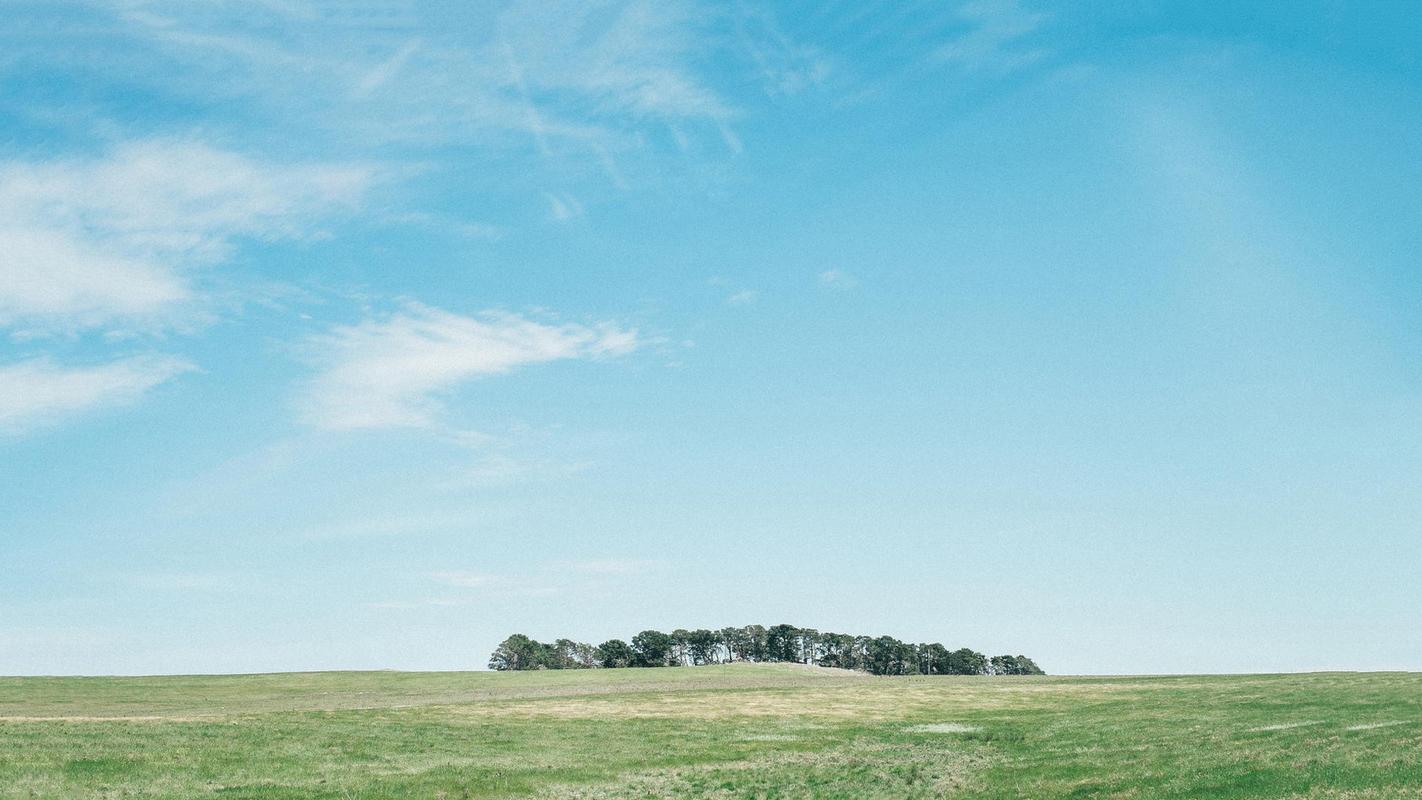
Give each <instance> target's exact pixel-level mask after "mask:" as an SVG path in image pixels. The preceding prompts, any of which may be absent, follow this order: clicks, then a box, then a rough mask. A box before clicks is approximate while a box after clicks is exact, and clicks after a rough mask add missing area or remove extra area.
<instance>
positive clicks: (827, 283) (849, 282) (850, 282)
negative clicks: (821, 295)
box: [815, 269, 859, 292]
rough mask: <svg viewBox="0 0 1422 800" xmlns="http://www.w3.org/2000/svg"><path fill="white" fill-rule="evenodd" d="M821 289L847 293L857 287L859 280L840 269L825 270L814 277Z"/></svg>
mask: <svg viewBox="0 0 1422 800" xmlns="http://www.w3.org/2000/svg"><path fill="white" fill-rule="evenodd" d="M815 280H816V282H818V283H819V285H820V288H821V289H828V290H830V291H834V292H847V291H849V290H850V289H853V288H855V287H856V286H858V285H859V279H858V278H856V277H854V276H853V275H851V274H849V273H848V272H845V271H844V270H842V269H827V270H825V271H824V272H821V273H820V274H819V275H816V276H815Z"/></svg>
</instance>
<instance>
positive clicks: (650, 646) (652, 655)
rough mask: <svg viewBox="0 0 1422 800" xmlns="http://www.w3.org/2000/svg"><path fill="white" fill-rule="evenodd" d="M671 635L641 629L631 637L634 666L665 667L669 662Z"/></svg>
mask: <svg viewBox="0 0 1422 800" xmlns="http://www.w3.org/2000/svg"><path fill="white" fill-rule="evenodd" d="M672 644H673V643H672V637H670V636H668V635H667V634H665V633H662V632H661V631H652V630H647V631H642V632H641V633H639V634H637V635H636V636H633V637H632V652H633V654H634V658H633V661H632V665H633V666H636V667H665V666H668V665H669V664H670V663H671V662H670V659H671V657H672Z"/></svg>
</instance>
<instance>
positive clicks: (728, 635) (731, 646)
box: [720, 627, 744, 663]
mask: <svg viewBox="0 0 1422 800" xmlns="http://www.w3.org/2000/svg"><path fill="white" fill-rule="evenodd" d="M720 639H721V647H722V648H724V649H725V651H726V662H727V663H730V662H732V661H735V660H736V656H737V654H739V653H741V652H742V650H743V648H742V647H741V644H740V642H741V639H742V636H741V629H740V628H735V627H731V628H722V629H721V633H720ZM742 658H743V659H744V656H742Z"/></svg>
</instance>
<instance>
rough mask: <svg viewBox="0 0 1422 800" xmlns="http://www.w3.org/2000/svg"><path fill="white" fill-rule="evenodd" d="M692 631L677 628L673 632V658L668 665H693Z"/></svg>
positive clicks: (671, 657)
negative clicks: (691, 651) (691, 650)
mask: <svg viewBox="0 0 1422 800" xmlns="http://www.w3.org/2000/svg"><path fill="white" fill-rule="evenodd" d="M690 649H691V631H689V630H687V629H686V628H677V629H676V630H674V631H672V632H671V656H670V658H669V660H668V661H667V663H668V664H671V665H673V666H677V667H684V666H686V665H687V664H689V663H691V653H690Z"/></svg>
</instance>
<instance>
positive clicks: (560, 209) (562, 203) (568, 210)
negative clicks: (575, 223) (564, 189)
mask: <svg viewBox="0 0 1422 800" xmlns="http://www.w3.org/2000/svg"><path fill="white" fill-rule="evenodd" d="M544 195H545V196H546V197H547V198H548V214H549V216H551V217H552V218H553V219H554V220H556V221H558V222H567V221H568V220H570V219H573V218H575V217H581V216H582V215H583V204H582V203H580V202H578V198H576V197H574V196H572V195H570V194H553V193H551V192H544Z"/></svg>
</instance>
